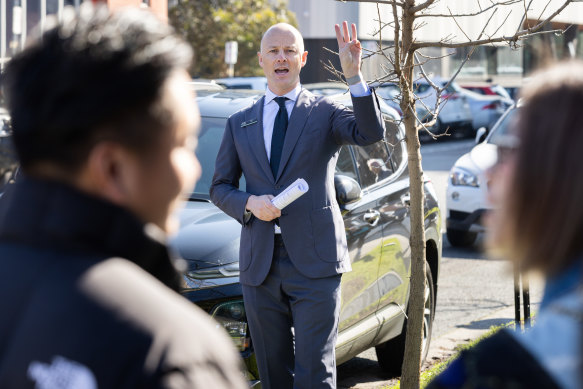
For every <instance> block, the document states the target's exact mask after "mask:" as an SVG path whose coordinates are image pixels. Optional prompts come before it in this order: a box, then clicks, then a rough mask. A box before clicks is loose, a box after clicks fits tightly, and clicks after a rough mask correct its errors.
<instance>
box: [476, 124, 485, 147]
mask: <svg viewBox="0 0 583 389" xmlns="http://www.w3.org/2000/svg"><path fill="white" fill-rule="evenodd" d="M487 135H488V129H487V128H486V127H480V128H478V131H476V144H478V143H482V142H483V141H484V140H485V139H486V136H487Z"/></svg>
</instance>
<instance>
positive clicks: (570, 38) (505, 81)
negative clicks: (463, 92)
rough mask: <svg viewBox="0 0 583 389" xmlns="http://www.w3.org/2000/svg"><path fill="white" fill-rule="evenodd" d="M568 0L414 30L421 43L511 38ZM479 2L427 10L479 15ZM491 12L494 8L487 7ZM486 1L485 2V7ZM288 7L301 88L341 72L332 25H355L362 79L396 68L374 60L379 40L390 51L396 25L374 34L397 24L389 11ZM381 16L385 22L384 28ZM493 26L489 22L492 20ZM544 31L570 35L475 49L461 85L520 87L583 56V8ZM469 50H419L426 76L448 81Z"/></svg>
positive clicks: (308, 0) (299, 3) (303, 2)
mask: <svg viewBox="0 0 583 389" xmlns="http://www.w3.org/2000/svg"><path fill="white" fill-rule="evenodd" d="M563 2H564V0H550V4H548V6H547V3H549V0H533V1H532V2H531V3H530V7H531V8H530V9H529V11H528V12H527V13H526V15H525V12H524V4H523V2H522V1H520V2H517V3H516V4H511V5H509V6H505V7H501V8H500V9H499V10H498V11H497V12H496V13H494V15H493V12H494V11H493V9H491V10H488V11H487V12H484V13H483V14H481V15H475V16H464V17H456V18H455V19H454V18H451V17H445V16H440V17H429V16H427V17H422V18H420V19H418V24H417V26H416V29H415V36H416V39H417V41H425V42H429V41H433V42H439V41H440V40H446V41H448V42H453V43H459V42H467V41H468V39H476V38H478V37H479V36H480V34H481V33H482V30H483V29H484V27H485V26H486V25H487V27H486V29H485V30H484V32H483V34H482V38H484V37H487V36H492V35H496V36H498V35H503V36H511V35H513V34H514V33H515V32H516V31H517V30H521V29H525V28H528V27H529V26H533V25H535V24H536V23H537V22H538V21H539V20H544V19H545V18H546V17H547V16H548V15H549V14H550V13H551V12H553V11H554V10H556V9H557V8H558V7H559V6H560V5H561V4H562V3H563ZM479 3H480V2H476V1H465V0H458V1H443V0H442V1H438V2H437V3H436V4H435V6H433V8H432V9H431V10H430V11H429V13H431V14H433V15H449V14H450V12H451V13H452V14H458V15H474V14H476V12H477V11H479V8H478V4H479ZM483 3H484V5H483V7H484V8H486V7H487V6H488V5H489V4H490V3H489V2H483ZM486 3H487V4H486ZM288 7H289V9H290V10H292V11H294V12H295V13H296V17H297V20H298V24H299V29H300V31H301V32H302V34H303V36H304V39H305V45H306V50H307V51H308V52H309V55H308V64H307V65H306V68H305V69H304V70H303V71H302V82H304V83H307V82H321V81H326V80H328V79H331V78H333V77H332V75H331V74H330V73H329V72H328V71H326V70H325V68H324V66H323V65H322V63H327V64H329V63H332V64H333V65H334V66H336V67H337V68H340V64H339V62H338V59H337V56H335V55H334V54H332V53H330V52H329V51H327V50H326V49H325V48H328V49H331V50H333V51H337V49H338V44H337V42H336V37H335V32H334V24H335V23H340V22H341V21H343V20H347V21H348V22H349V23H356V24H357V28H358V37H359V39H360V40H361V42H362V44H363V48H364V57H365V60H364V61H363V73H364V76H365V77H366V78H367V80H375V79H378V78H381V77H383V76H384V75H386V74H387V72H388V71H390V70H391V69H392V65H391V64H390V63H389V62H388V61H387V60H386V59H383V58H382V57H381V56H379V55H375V56H370V57H369V54H370V53H371V52H374V51H377V50H378V47H379V39H380V41H382V45H383V47H384V48H385V52H386V53H387V54H389V53H392V43H393V41H392V36H393V35H394V32H393V30H392V27H391V26H387V27H385V28H383V29H382V30H381V34H380V36H379V34H378V33H377V31H378V30H379V26H380V25H385V24H386V23H390V22H392V20H393V14H392V9H391V7H390V6H389V5H386V4H385V5H382V4H381V5H379V8H378V9H377V5H376V4H371V3H364V2H347V3H342V2H339V1H335V0H318V1H313V0H288ZM379 15H380V23H381V24H379ZM489 18H491V19H490V22H489V23H488V19H489ZM545 29H547V30H552V29H566V31H565V33H564V34H544V35H535V36H533V37H531V38H529V39H526V40H520V41H518V42H517V44H516V45H513V46H512V47H510V46H509V45H508V44H496V45H489V46H482V47H477V48H476V50H475V51H474V53H473V54H472V56H471V57H470V60H469V61H467V62H466V64H465V65H464V67H463V68H462V69H461V71H460V73H459V75H458V80H462V81H464V80H468V81H469V80H472V81H478V80H479V81H485V80H491V81H494V82H497V83H500V84H502V85H506V86H519V85H520V83H521V82H522V79H523V77H525V76H528V75H529V74H530V73H531V72H532V71H533V70H535V69H536V68H537V67H539V66H541V65H543V64H544V63H546V62H548V61H553V60H558V59H563V58H583V4H581V3H573V4H570V5H569V6H568V7H567V8H566V9H565V10H563V12H561V13H560V14H559V15H557V16H556V17H555V18H554V21H553V23H552V24H550V25H548V26H545ZM469 52H470V49H469V48H467V49H466V48H462V49H456V50H454V49H445V48H428V49H425V50H423V51H421V54H423V55H424V57H423V58H425V59H423V60H422V62H424V69H425V71H426V72H427V73H432V74H434V75H439V76H442V77H451V76H452V75H453V74H454V73H455V72H456V71H457V69H458V68H459V66H460V64H461V63H462V61H463V60H464V59H465V58H466V56H467V54H468V53H469Z"/></svg>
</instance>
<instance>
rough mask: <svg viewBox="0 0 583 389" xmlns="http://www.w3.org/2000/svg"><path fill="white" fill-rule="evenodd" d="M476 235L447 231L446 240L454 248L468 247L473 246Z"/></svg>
mask: <svg viewBox="0 0 583 389" xmlns="http://www.w3.org/2000/svg"><path fill="white" fill-rule="evenodd" d="M477 237H478V234H477V233H475V232H469V231H460V230H450V229H449V228H448V229H447V240H449V243H450V244H451V245H452V246H454V247H468V246H471V245H473V244H474V242H475V241H476V238H477Z"/></svg>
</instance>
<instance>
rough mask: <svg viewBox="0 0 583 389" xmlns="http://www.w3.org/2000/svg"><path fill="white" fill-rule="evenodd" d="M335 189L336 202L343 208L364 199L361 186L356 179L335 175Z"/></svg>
mask: <svg viewBox="0 0 583 389" xmlns="http://www.w3.org/2000/svg"><path fill="white" fill-rule="evenodd" d="M334 187H335V188H336V200H337V201H338V204H340V205H341V206H342V205H346V204H350V203H353V202H355V201H358V200H360V198H361V197H362V189H361V188H360V185H359V184H358V182H356V180H355V179H353V178H350V177H348V176H343V175H335V176H334Z"/></svg>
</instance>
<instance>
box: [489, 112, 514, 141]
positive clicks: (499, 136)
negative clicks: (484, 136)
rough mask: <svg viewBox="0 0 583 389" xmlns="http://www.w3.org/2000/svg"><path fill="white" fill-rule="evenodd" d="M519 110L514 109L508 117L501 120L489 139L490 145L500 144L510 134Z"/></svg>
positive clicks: (505, 116)
mask: <svg viewBox="0 0 583 389" xmlns="http://www.w3.org/2000/svg"><path fill="white" fill-rule="evenodd" d="M517 112H518V110H517V109H516V108H512V109H511V110H510V111H509V112H508V113H507V114H506V115H504V116H503V117H502V119H500V123H498V125H497V126H496V127H495V128H494V130H493V131H492V135H490V138H489V139H488V143H493V144H499V143H500V142H501V141H502V140H503V139H505V138H506V136H507V135H508V134H509V133H510V129H511V128H512V126H513V124H514V121H515V119H516V114H517Z"/></svg>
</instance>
